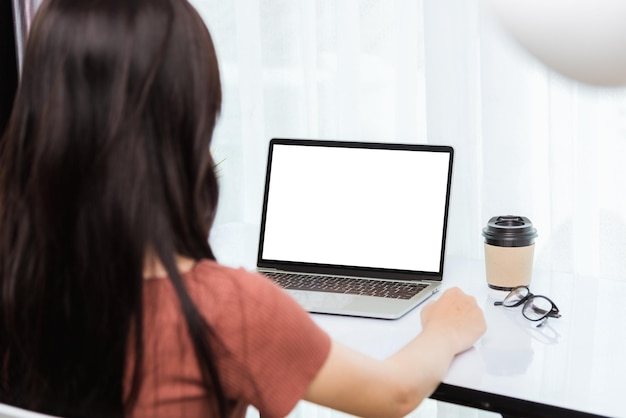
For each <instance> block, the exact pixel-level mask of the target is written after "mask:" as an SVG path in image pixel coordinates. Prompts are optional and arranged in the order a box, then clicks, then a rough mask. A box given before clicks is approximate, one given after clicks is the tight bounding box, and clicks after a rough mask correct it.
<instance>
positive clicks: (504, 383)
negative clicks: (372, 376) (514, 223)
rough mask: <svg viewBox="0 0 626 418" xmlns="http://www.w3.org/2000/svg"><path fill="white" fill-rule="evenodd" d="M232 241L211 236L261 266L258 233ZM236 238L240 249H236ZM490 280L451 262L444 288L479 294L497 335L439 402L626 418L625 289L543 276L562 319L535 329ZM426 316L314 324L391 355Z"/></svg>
mask: <svg viewBox="0 0 626 418" xmlns="http://www.w3.org/2000/svg"><path fill="white" fill-rule="evenodd" d="M223 232H225V233H227V231H223ZM225 236H229V238H228V239H227V240H224V239H222V240H220V239H218V240H213V239H212V241H213V242H214V243H216V245H215V250H216V253H217V255H218V258H221V255H225V254H230V256H227V257H225V258H226V263H227V264H234V265H241V266H244V267H247V268H253V266H254V260H255V257H256V253H255V245H254V244H252V243H255V242H256V241H255V238H254V234H252V235H249V234H247V233H245V234H243V235H242V233H238V234H230V233H227V234H226V235H223V236H222V237H225ZM242 240H243V242H244V243H243V244H242ZM235 241H238V242H239V245H238V246H237V250H236V252H229V251H228V248H229V247H230V248H232V247H231V245H230V244H232V243H234V242H235ZM218 242H222V243H223V246H221V247H220V245H219V244H217V243H218ZM221 259H224V258H221ZM237 260H241V262H237ZM484 277H485V274H484V265H483V263H482V262H481V261H464V260H449V262H448V263H447V265H446V269H445V274H444V289H445V288H448V287H452V286H459V287H460V288H462V289H463V290H464V291H465V292H467V293H469V294H472V295H474V296H475V297H476V298H477V300H478V303H479V304H480V305H481V306H482V308H483V309H484V312H485V317H486V319H487V324H488V330H487V332H486V334H485V335H484V336H483V337H482V338H481V339H480V340H479V341H478V342H477V343H476V344H475V346H474V348H472V349H470V350H468V351H467V352H465V353H463V354H461V355H459V356H458V357H457V358H456V359H455V360H454V362H453V364H452V367H451V368H450V371H449V373H448V375H447V376H446V378H445V379H444V382H443V384H442V385H441V386H440V387H439V388H438V390H437V391H436V392H435V394H434V395H433V396H432V397H433V398H434V399H439V400H444V401H447V402H452V403H458V404H461V405H467V406H472V407H476V408H481V409H486V410H491V411H496V412H500V413H502V414H503V415H513V416H532V417H555V416H557V417H567V416H572V417H574V416H589V415H594V414H595V415H601V416H610V417H626V357H625V353H626V323H624V322H626V283H622V282H615V281H608V280H603V279H595V278H581V277H573V276H572V275H568V274H557V273H543V272H535V274H534V277H533V282H532V283H531V286H530V288H531V291H532V292H533V293H535V294H543V295H546V296H548V297H550V298H551V299H552V300H553V301H554V302H555V303H556V305H557V306H558V307H559V309H560V311H561V314H562V317H561V318H559V319H554V318H551V319H549V320H548V322H547V323H546V324H545V325H544V326H543V327H540V328H536V327H534V326H533V323H532V322H530V321H528V320H526V319H525V318H524V317H523V316H522V314H521V311H520V308H503V307H496V306H493V302H494V301H495V300H499V299H501V298H502V292H494V291H491V290H489V289H488V288H487V285H486V283H485V279H484ZM436 297H437V296H435V298H436ZM419 311H420V308H419V307H418V308H417V309H415V310H414V311H412V312H409V313H408V314H407V315H406V316H404V317H402V318H400V319H397V320H391V321H389V320H377V319H365V318H349V317H340V316H331V315H320V314H316V315H313V318H314V320H315V321H316V322H317V323H318V324H319V325H320V326H321V327H322V328H323V329H325V330H326V331H327V332H328V333H329V334H330V335H331V336H332V337H333V338H335V339H337V340H338V341H341V342H342V343H344V344H346V345H348V346H350V347H353V348H354V349H356V350H359V351H361V352H363V353H366V354H369V355H371V356H373V357H376V358H385V357H387V356H389V355H391V354H393V353H394V352H396V351H397V350H398V349H399V348H400V347H402V346H403V345H404V344H405V343H406V342H408V341H409V340H410V339H411V338H412V337H413V336H414V335H415V334H417V333H418V332H419V331H420V329H421V324H420V315H419Z"/></svg>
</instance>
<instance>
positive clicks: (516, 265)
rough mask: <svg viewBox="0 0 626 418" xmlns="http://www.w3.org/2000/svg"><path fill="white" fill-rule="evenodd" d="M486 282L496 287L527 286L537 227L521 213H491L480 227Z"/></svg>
mask: <svg viewBox="0 0 626 418" xmlns="http://www.w3.org/2000/svg"><path fill="white" fill-rule="evenodd" d="M482 235H483V237H484V239H485V269H486V273H487V284H488V285H489V287H490V288H492V289H496V290H511V289H513V288H514V287H517V286H528V285H529V284H530V280H531V278H532V269H533V257H534V253H535V238H537V230H536V229H535V228H534V227H533V224H532V222H531V221H530V219H528V218H526V217H524V216H513V215H507V216H494V217H493V218H491V219H489V222H488V223H487V226H486V227H484V228H483V234H482Z"/></svg>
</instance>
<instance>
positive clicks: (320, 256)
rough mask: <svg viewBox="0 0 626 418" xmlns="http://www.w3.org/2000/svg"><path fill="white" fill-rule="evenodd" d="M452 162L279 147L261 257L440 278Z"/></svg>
mask: <svg viewBox="0 0 626 418" xmlns="http://www.w3.org/2000/svg"><path fill="white" fill-rule="evenodd" d="M449 158H450V155H449V153H447V152H429V151H406V150H379V149H357V148H337V147H321V146H299V145H282V144H275V145H274V149H273V156H272V167H271V177H270V179H271V180H270V185H269V195H268V202H267V214H266V223H265V236H264V246H263V253H262V258H263V259H269V260H281V261H293V262H308V263H321V264H331V265H345V266H360V267H373V268H391V269H400V270H414V271H426V272H438V271H439V263H440V257H441V245H442V235H443V223H444V212H445V203H446V191H447V181H448V165H449Z"/></svg>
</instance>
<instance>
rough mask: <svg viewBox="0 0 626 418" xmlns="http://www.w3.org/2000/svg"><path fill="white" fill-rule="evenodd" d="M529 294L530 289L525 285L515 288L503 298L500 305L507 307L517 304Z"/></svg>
mask: <svg viewBox="0 0 626 418" xmlns="http://www.w3.org/2000/svg"><path fill="white" fill-rule="evenodd" d="M529 294H530V291H529V290H528V288H527V287H518V288H515V289H513V290H512V291H511V293H509V294H508V295H507V297H506V298H504V300H503V301H502V305H503V306H506V307H509V308H512V307H514V306H518V305H520V304H521V303H522V302H523V301H524V300H525V299H526V298H527V297H528V295H529Z"/></svg>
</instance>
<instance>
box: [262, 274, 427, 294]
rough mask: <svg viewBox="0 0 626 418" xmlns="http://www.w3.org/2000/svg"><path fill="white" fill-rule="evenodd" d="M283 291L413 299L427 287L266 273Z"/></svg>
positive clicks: (419, 284) (346, 278) (366, 280)
mask: <svg viewBox="0 0 626 418" xmlns="http://www.w3.org/2000/svg"><path fill="white" fill-rule="evenodd" d="M263 274H265V275H266V276H268V277H269V278H270V279H272V280H273V281H275V282H276V283H277V284H278V285H279V286H280V287H282V288H283V289H289V290H310V291H315V292H329V293H344V294H350V295H366V296H377V297H383V298H392V299H411V298H412V297H413V296H415V295H416V294H418V293H419V292H420V291H422V290H423V289H425V288H426V287H427V285H425V284H423V283H407V282H394V281H387V280H370V279H362V278H358V279H355V278H351V277H335V276H315V275H310V274H295V273H274V272H264V273H263Z"/></svg>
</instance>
